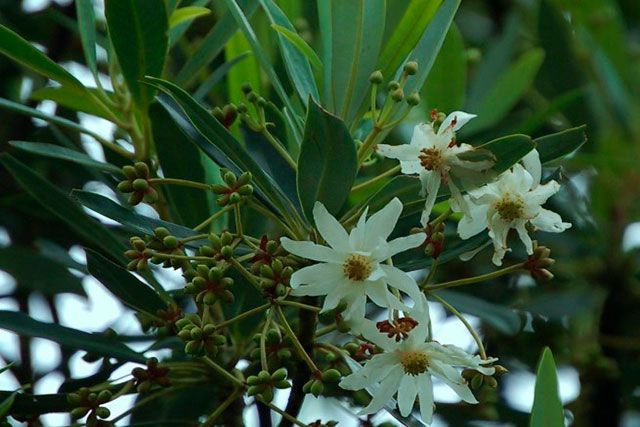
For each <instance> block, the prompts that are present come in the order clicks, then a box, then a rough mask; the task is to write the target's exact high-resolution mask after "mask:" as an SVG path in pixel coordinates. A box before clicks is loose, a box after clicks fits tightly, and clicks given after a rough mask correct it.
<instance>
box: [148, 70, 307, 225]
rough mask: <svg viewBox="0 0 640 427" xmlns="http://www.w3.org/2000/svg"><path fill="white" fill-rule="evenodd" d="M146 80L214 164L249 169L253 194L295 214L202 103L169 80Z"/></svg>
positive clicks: (176, 120) (268, 178)
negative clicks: (156, 88) (158, 90)
mask: <svg viewBox="0 0 640 427" xmlns="http://www.w3.org/2000/svg"><path fill="white" fill-rule="evenodd" d="M147 81H148V82H149V83H151V84H153V85H155V86H157V87H158V88H159V89H161V90H162V91H163V92H165V93H167V94H168V95H169V96H171V99H173V100H174V101H175V103H177V104H178V105H176V104H175V103H172V102H170V99H167V98H164V97H160V99H159V100H160V104H162V106H163V107H165V108H166V109H167V111H169V113H170V114H171V117H172V118H173V120H174V121H175V122H176V123H177V125H178V126H180V128H181V129H182V130H183V132H185V133H186V134H187V135H188V136H189V138H190V139H191V142H193V143H194V144H196V145H197V146H198V147H199V148H200V149H201V150H202V151H203V152H204V153H205V154H206V155H207V156H209V157H210V158H211V159H212V160H213V161H214V162H216V163H217V164H219V165H221V166H224V167H226V168H229V169H231V170H233V171H234V172H240V171H247V172H251V174H252V175H253V184H254V185H255V191H256V193H255V194H256V195H257V196H259V197H261V198H262V199H263V200H265V201H266V202H267V203H268V204H269V205H273V206H274V207H275V208H276V209H277V210H278V211H279V212H280V213H281V214H283V215H292V214H295V212H296V210H295V207H294V206H293V204H292V203H291V201H290V200H289V199H288V198H287V196H286V195H285V194H284V193H283V192H282V190H281V189H280V188H279V187H278V185H277V184H276V183H275V182H274V181H273V179H272V178H271V177H269V176H268V175H267V174H266V173H265V172H264V171H263V170H262V168H261V167H260V166H259V165H258V164H257V163H256V162H255V161H254V160H253V159H252V158H251V156H249V155H248V153H247V151H246V150H245V149H244V148H243V147H242V145H241V144H240V143H239V142H238V141H237V140H236V139H235V138H234V137H233V135H231V134H230V133H229V131H228V130H227V129H226V128H225V127H224V126H222V125H221V124H220V123H219V122H218V121H217V120H216V119H215V118H213V117H212V116H211V114H209V112H208V111H207V110H206V109H205V108H204V107H203V106H201V105H200V104H198V102H197V101H196V100H194V99H193V98H192V97H191V96H189V94H187V93H186V92H185V91H184V90H182V89H180V88H179V87H177V86H176V85H174V84H173V83H170V82H167V81H165V80H161V79H155V78H148V79H147Z"/></svg>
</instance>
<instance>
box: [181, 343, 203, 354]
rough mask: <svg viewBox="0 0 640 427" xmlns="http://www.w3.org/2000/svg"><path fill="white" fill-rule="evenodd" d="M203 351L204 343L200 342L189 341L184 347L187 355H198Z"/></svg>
mask: <svg viewBox="0 0 640 427" xmlns="http://www.w3.org/2000/svg"><path fill="white" fill-rule="evenodd" d="M201 349H202V343H201V342H200V341H189V342H188V343H187V345H185V347H184V352H185V353H187V354H197V353H199V352H200V350H201Z"/></svg>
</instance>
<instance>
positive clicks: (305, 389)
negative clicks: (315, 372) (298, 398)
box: [302, 380, 315, 393]
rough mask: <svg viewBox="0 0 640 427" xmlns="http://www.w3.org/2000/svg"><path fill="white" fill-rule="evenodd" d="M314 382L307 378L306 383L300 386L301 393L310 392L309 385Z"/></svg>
mask: <svg viewBox="0 0 640 427" xmlns="http://www.w3.org/2000/svg"><path fill="white" fill-rule="evenodd" d="M314 382H315V380H309V381H307V382H306V383H304V385H303V386H302V392H303V393H310V392H311V386H312V385H313V383H314Z"/></svg>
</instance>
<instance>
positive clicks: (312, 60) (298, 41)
mask: <svg viewBox="0 0 640 427" xmlns="http://www.w3.org/2000/svg"><path fill="white" fill-rule="evenodd" d="M271 28H273V29H274V30H276V31H277V32H278V33H279V34H281V35H282V36H284V37H285V38H286V39H287V40H289V41H290V42H291V44H293V46H295V47H296V48H297V49H298V50H299V51H300V52H301V53H302V54H303V55H304V56H305V57H306V58H307V60H308V61H309V64H311V67H313V68H314V69H315V70H316V71H317V72H320V73H321V72H322V69H323V66H322V61H320V58H319V57H318V54H317V53H316V51H315V50H313V48H312V47H311V46H309V45H308V44H307V42H306V41H304V39H303V38H302V37H300V35H299V34H298V33H295V32H293V31H291V30H289V29H287V28H285V27H282V26H280V25H276V24H273V25H271Z"/></svg>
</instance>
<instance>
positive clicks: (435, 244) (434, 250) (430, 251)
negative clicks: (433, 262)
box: [411, 222, 445, 259]
mask: <svg viewBox="0 0 640 427" xmlns="http://www.w3.org/2000/svg"><path fill="white" fill-rule="evenodd" d="M415 233H425V234H426V235H427V238H426V239H425V241H424V243H423V244H422V247H424V253H425V254H426V255H427V256H428V257H432V258H434V259H436V258H438V257H439V256H440V255H441V254H442V251H443V250H444V240H445V239H444V237H445V236H444V223H443V222H439V223H437V224H435V225H433V224H427V226H426V227H424V228H419V227H414V228H412V229H411V234H415Z"/></svg>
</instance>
